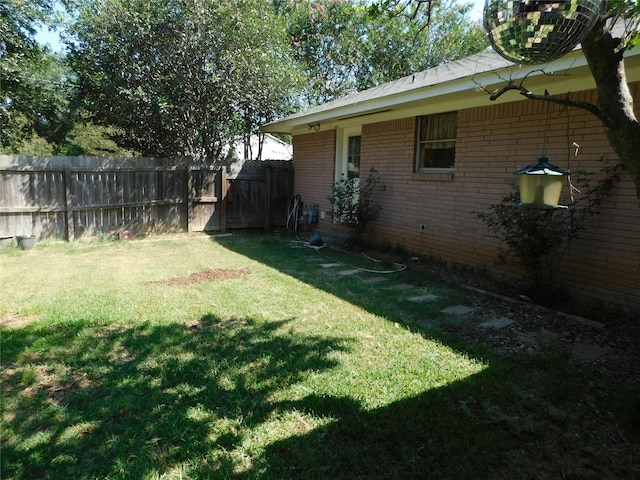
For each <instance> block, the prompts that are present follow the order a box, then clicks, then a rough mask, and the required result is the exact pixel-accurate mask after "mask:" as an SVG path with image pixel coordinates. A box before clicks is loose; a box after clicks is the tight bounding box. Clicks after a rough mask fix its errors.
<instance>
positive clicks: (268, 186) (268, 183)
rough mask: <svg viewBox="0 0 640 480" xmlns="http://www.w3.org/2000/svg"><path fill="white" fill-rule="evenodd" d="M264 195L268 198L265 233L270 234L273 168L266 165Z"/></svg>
mask: <svg viewBox="0 0 640 480" xmlns="http://www.w3.org/2000/svg"><path fill="white" fill-rule="evenodd" d="M264 182H265V188H264V194H265V196H266V197H267V198H265V202H264V203H265V205H266V208H265V212H264V231H265V232H268V231H269V227H270V226H271V167H270V166H269V165H266V168H265V172H264Z"/></svg>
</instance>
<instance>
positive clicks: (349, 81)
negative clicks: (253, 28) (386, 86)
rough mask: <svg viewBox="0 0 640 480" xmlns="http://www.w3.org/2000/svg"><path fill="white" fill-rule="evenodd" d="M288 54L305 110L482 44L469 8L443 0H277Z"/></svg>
mask: <svg viewBox="0 0 640 480" xmlns="http://www.w3.org/2000/svg"><path fill="white" fill-rule="evenodd" d="M275 4H276V8H277V11H278V13H279V14H281V15H283V16H284V17H285V18H286V19H287V30H288V35H289V38H290V41H291V45H292V47H293V55H294V57H295V58H296V60H297V61H298V63H299V65H300V68H301V69H302V70H303V71H304V73H305V78H306V80H307V85H306V88H305V89H304V91H303V95H302V98H303V103H304V105H305V106H311V105H317V104H320V103H324V102H327V101H330V100H333V99H335V98H338V97H341V96H343V95H346V94H348V93H351V92H353V91H358V90H364V89H366V88H369V87H372V86H375V85H378V84H380V83H383V82H387V81H390V80H395V79H397V78H400V77H403V76H406V75H410V74H411V73H415V72H417V71H420V70H424V69H427V68H430V67H433V66H436V65H439V64H441V63H444V62H447V61H452V60H456V59H458V58H462V57H464V56H467V55H471V54H473V53H477V52H479V51H481V50H482V49H484V48H486V47H487V46H488V41H487V39H486V36H485V35H484V33H483V31H482V29H481V27H480V25H478V24H476V23H474V22H472V21H470V20H469V18H468V15H467V14H468V12H469V11H470V9H471V5H472V4H471V3H469V4H467V5H463V6H459V5H458V4H457V3H455V2H452V1H441V2H438V3H437V4H436V5H434V7H433V9H431V10H427V9H425V8H424V7H423V6H422V4H420V3H417V2H409V3H407V4H405V5H402V6H400V5H395V7H394V8H391V7H390V5H388V4H385V5H383V6H382V7H381V6H380V5H379V4H376V3H372V2H366V1H342V2H336V1H333V0H317V1H314V2H311V1H308V0H280V1H276V2H275Z"/></svg>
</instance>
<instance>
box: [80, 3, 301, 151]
mask: <svg viewBox="0 0 640 480" xmlns="http://www.w3.org/2000/svg"><path fill="white" fill-rule="evenodd" d="M71 34H72V39H73V41H72V42H70V44H69V48H70V57H71V61H72V65H73V67H74V69H75V71H76V72H77V74H78V77H79V78H78V84H79V88H80V91H81V98H82V100H83V101H84V102H85V107H86V108H87V109H88V110H89V111H91V113H92V114H93V115H94V120H95V121H96V122H99V123H101V124H104V125H110V126H114V127H117V128H119V129H120V130H121V131H122V134H121V135H118V139H119V144H121V145H122V146H124V147H126V148H129V149H132V150H135V151H139V152H140V153H141V154H143V155H157V156H191V157H194V158H197V159H200V160H205V159H206V160H214V159H216V158H218V157H219V156H220V155H221V153H222V148H223V146H224V145H226V144H227V143H228V142H229V140H230V139H232V138H234V137H236V136H237V135H238V134H240V133H242V132H243V131H247V130H249V131H255V130H256V129H257V126H258V124H260V123H264V122H265V121H267V120H269V119H272V118H274V116H275V115H278V114H282V113H285V112H286V111H287V106H286V101H287V100H288V99H289V97H290V94H291V89H292V87H293V86H294V85H296V82H297V76H296V74H295V73H294V70H293V69H291V68H290V66H291V59H290V58H289V55H288V52H287V46H286V44H285V43H284V41H283V39H284V33H283V30H282V24H281V22H280V21H279V19H278V18H276V17H275V16H274V15H273V14H272V13H271V9H270V7H269V3H268V2H267V1H266V0H234V1H230V2H216V1H212V0H197V1H191V2H182V1H180V0H170V1H165V0H151V1H148V2H128V1H125V0H104V1H101V2H97V3H96V2H93V1H87V2H84V5H83V6H82V8H81V9H80V10H79V13H78V17H77V20H76V22H75V23H74V25H73V26H72V29H71Z"/></svg>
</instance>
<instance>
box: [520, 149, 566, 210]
mask: <svg viewBox="0 0 640 480" xmlns="http://www.w3.org/2000/svg"><path fill="white" fill-rule="evenodd" d="M514 173H515V174H516V175H519V177H520V178H519V184H520V203H519V204H518V206H521V207H524V208H533V209H538V210H549V209H556V208H567V207H565V206H562V205H558V202H559V201H560V194H561V193H562V185H563V183H564V181H565V177H566V176H567V175H569V172H568V171H567V170H565V169H563V168H560V167H558V166H556V165H554V164H553V163H550V162H549V159H548V158H547V157H546V156H544V155H542V156H540V157H539V158H538V161H537V162H535V163H532V164H531V165H528V166H526V167H524V168H521V169H520V170H517V171H515V172H514Z"/></svg>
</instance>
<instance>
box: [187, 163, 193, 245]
mask: <svg viewBox="0 0 640 480" xmlns="http://www.w3.org/2000/svg"><path fill="white" fill-rule="evenodd" d="M194 174H195V173H194V169H193V163H192V162H189V163H188V164H187V185H186V189H187V191H186V192H185V193H186V195H185V197H186V199H187V232H191V231H193V225H192V224H193V212H194V208H193V175H194Z"/></svg>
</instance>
